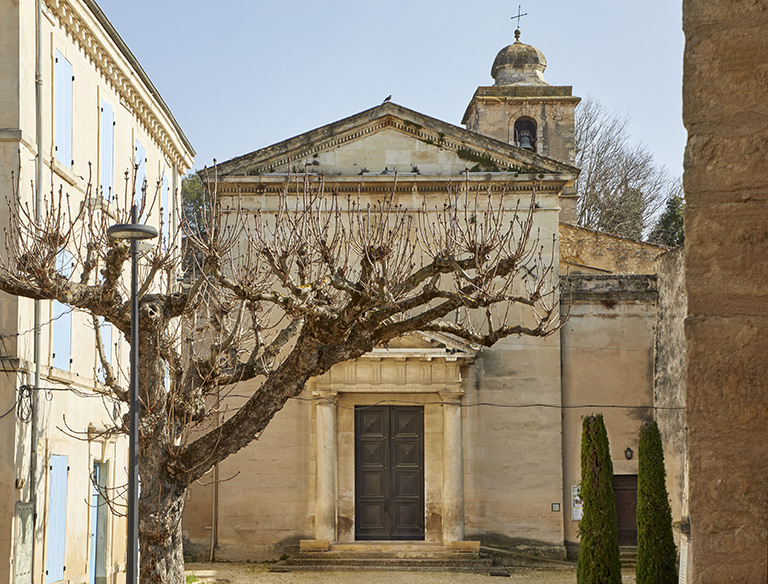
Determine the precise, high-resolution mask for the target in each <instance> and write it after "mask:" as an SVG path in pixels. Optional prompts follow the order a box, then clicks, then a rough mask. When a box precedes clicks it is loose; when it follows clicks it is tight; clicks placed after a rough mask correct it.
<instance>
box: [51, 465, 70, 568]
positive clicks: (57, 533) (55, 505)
mask: <svg viewBox="0 0 768 584" xmlns="http://www.w3.org/2000/svg"><path fill="white" fill-rule="evenodd" d="M67 464H68V463H67V457H66V456H62V455H59V454H52V455H51V462H50V465H49V472H50V488H49V491H50V496H49V499H48V501H49V502H48V541H47V546H46V561H45V573H46V577H45V581H46V583H50V582H58V581H59V580H63V579H64V571H65V570H66V566H65V564H64V561H65V559H64V558H65V556H64V552H65V548H66V541H67V474H68V471H69V467H68V466H67Z"/></svg>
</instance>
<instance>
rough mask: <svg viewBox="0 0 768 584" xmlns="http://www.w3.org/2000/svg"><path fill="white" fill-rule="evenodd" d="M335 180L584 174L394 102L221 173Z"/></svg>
mask: <svg viewBox="0 0 768 584" xmlns="http://www.w3.org/2000/svg"><path fill="white" fill-rule="evenodd" d="M305 170H309V171H310V172H313V173H321V172H322V173H324V174H325V175H327V176H333V175H337V176H338V175H346V176H350V175H358V174H359V175H381V174H394V173H398V174H401V175H403V174H415V175H418V174H421V175H430V176H439V175H457V174H461V173H463V172H464V171H465V170H469V171H470V172H484V173H488V172H503V173H516V174H546V175H562V176H563V178H566V177H570V176H574V177H575V175H576V174H577V173H578V171H577V169H575V168H574V167H571V166H569V165H566V164H563V163H561V162H558V161H555V160H552V159H549V158H545V157H543V156H539V155H537V154H534V153H532V152H530V151H528V150H524V149H522V148H518V147H515V146H511V145H509V144H506V143H504V142H500V141H498V140H495V139H493V138H489V137H487V136H483V135H481V134H477V133H475V132H471V131H469V130H466V129H464V128H461V127H459V126H454V125H452V124H448V123H446V122H443V121H440V120H437V119H435V118H431V117H429V116H425V115H424V114H420V113H418V112H415V111H413V110H409V109H407V108H404V107H402V106H399V105H397V104H394V103H391V102H388V103H384V104H382V105H379V106H377V107H374V108H371V109H369V110H366V111H364V112H361V113H359V114H356V115H354V116H350V117H348V118H345V119H343V120H340V121H338V122H334V123H332V124H328V125H326V126H322V127H321V128H317V129H315V130H311V131H309V132H306V133H304V134H300V135H299V136H295V137H293V138H290V139H288V140H284V141H283V142H279V143H277V144H273V145H272V146H268V147H266V148H262V149H261V150H256V151H255V152H251V153H250V154H245V155H243V156H239V157H237V158H233V159H231V160H228V161H226V162H224V163H222V164H220V165H219V167H218V175H219V177H220V178H222V179H224V180H226V178H227V177H236V176H258V175H266V174H287V173H296V172H304V171H305Z"/></svg>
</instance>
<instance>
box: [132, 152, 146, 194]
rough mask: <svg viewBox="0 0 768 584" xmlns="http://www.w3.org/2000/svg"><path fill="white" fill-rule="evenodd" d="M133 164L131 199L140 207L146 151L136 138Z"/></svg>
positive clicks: (144, 176)
mask: <svg viewBox="0 0 768 584" xmlns="http://www.w3.org/2000/svg"><path fill="white" fill-rule="evenodd" d="M133 165H134V167H135V168H136V183H135V186H134V190H133V200H134V201H135V203H136V205H138V206H139V207H141V195H142V191H143V189H144V180H145V179H146V178H147V153H146V151H145V150H144V146H142V145H141V144H140V143H139V141H138V140H136V145H135V148H134V156H133Z"/></svg>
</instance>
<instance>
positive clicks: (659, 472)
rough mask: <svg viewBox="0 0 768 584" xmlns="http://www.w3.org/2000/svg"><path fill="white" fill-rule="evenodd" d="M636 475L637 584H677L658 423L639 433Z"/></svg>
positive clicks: (653, 423)
mask: <svg viewBox="0 0 768 584" xmlns="http://www.w3.org/2000/svg"><path fill="white" fill-rule="evenodd" d="M637 450H638V461H637V462H638V473H637V565H636V567H635V577H636V581H637V584H677V569H676V564H677V550H676V549H675V539H674V537H673V536H672V510H671V509H670V507H669V496H668V495H667V485H666V482H665V478H666V474H667V473H666V471H665V469H664V450H663V448H662V445H661V433H660V432H659V427H658V425H657V424H656V422H651V423H650V424H648V425H646V426H645V427H643V428H642V429H641V430H640V444H639V445H638V449H637Z"/></svg>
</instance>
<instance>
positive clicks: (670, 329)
mask: <svg viewBox="0 0 768 584" xmlns="http://www.w3.org/2000/svg"><path fill="white" fill-rule="evenodd" d="M657 282H658V291H659V300H658V303H657V305H656V346H655V355H654V374H653V376H654V379H653V386H654V397H653V403H654V406H656V407H657V408H658V409H657V410H656V414H655V415H656V422H657V423H658V425H659V431H660V432H661V437H662V441H663V443H664V461H665V464H666V469H667V490H668V492H669V497H670V504H671V507H672V520H673V521H682V520H683V519H684V518H685V517H687V515H688V491H687V484H688V483H687V472H688V470H687V464H688V463H687V438H688V437H687V432H686V428H685V374H686V369H685V331H684V326H683V323H684V321H685V317H686V314H687V310H688V303H687V300H686V296H685V254H684V253H683V248H682V247H678V248H675V249H672V250H670V251H668V252H667V253H665V254H663V255H662V256H661V257H660V258H659V261H658V267H657ZM676 537H679V533H676Z"/></svg>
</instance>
